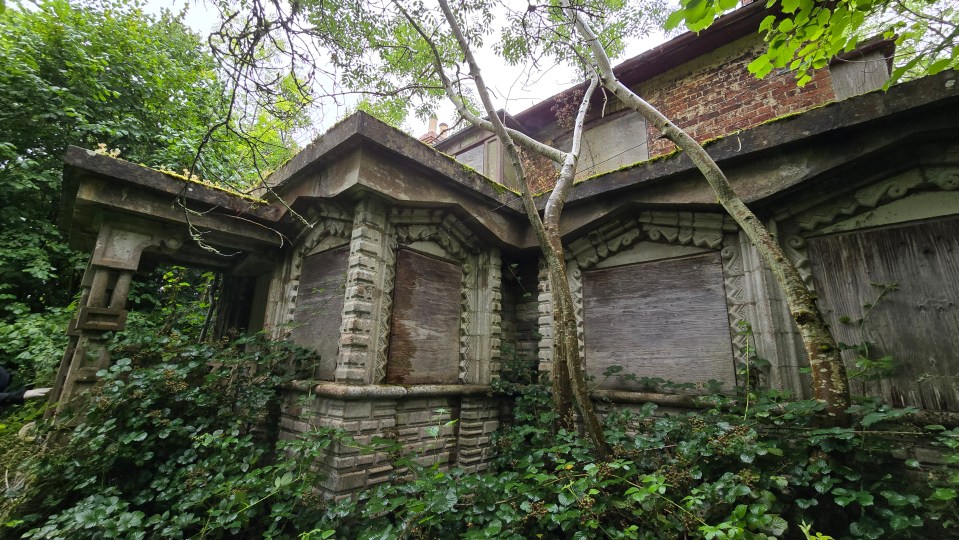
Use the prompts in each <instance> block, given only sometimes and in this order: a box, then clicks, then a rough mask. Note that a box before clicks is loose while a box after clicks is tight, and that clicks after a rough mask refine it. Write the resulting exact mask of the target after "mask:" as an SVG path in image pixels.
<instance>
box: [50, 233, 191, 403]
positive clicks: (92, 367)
mask: <svg viewBox="0 0 959 540" xmlns="http://www.w3.org/2000/svg"><path fill="white" fill-rule="evenodd" d="M181 244H182V241H181V240H180V239H179V238H176V237H174V236H172V235H164V234H163V233H162V232H160V233H158V232H155V231H154V232H146V231H144V230H137V228H135V227H125V226H124V225H120V224H112V223H104V224H103V225H102V226H101V227H100V233H99V235H98V237H97V242H96V246H95V247H94V250H93V254H92V256H91V258H90V263H89V265H88V266H87V269H86V271H85V272H84V274H83V281H82V282H81V293H80V303H79V308H78V310H77V316H76V317H75V318H74V319H73V320H72V321H70V326H69V328H68V329H67V335H68V336H69V337H70V341H69V343H68V345H67V349H66V351H65V352H64V354H63V359H62V360H61V362H60V369H59V370H58V372H57V376H56V379H55V380H54V386H53V390H52V391H51V392H50V404H51V407H50V408H49V409H48V411H47V416H48V417H50V416H53V415H56V414H59V413H60V412H61V411H62V410H63V407H64V406H65V405H68V404H69V403H70V402H72V401H74V400H75V399H76V398H77V396H79V395H80V394H82V392H83V391H84V390H85V389H86V388H88V387H89V386H91V385H93V384H94V383H96V380H97V377H96V374H97V372H98V371H100V370H101V369H106V368H107V367H109V365H110V353H109V338H108V337H107V335H108V334H109V333H110V332H117V331H120V330H123V329H124V327H125V326H126V319H127V311H126V302H127V295H128V293H129V292H130V283H131V281H132V279H133V273H134V272H135V271H136V269H137V267H138V266H139V264H140V256H141V254H142V253H143V250H144V249H146V248H148V247H165V248H167V249H177V248H179V247H180V245H181Z"/></svg>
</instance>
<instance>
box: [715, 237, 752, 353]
mask: <svg viewBox="0 0 959 540" xmlns="http://www.w3.org/2000/svg"><path fill="white" fill-rule="evenodd" d="M729 236H730V241H729V242H727V245H726V246H725V247H723V249H722V250H720V252H719V254H720V256H721V257H722V260H723V285H724V287H725V289H726V310H727V312H728V314H729V337H730V339H731V340H732V343H733V353H734V354H739V353H740V351H743V350H745V348H746V345H747V343H746V336H745V335H744V334H743V332H742V330H743V328H742V327H743V324H744V323H745V322H747V320H748V315H747V309H748V300H747V299H746V275H745V274H746V270H745V268H744V265H743V256H742V246H740V245H739V243H738V242H736V241H735V240H734V239H735V235H729Z"/></svg>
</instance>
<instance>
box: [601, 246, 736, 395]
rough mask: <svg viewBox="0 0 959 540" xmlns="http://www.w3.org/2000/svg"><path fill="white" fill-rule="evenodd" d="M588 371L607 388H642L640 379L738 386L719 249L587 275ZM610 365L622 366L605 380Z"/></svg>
mask: <svg viewBox="0 0 959 540" xmlns="http://www.w3.org/2000/svg"><path fill="white" fill-rule="evenodd" d="M583 304H584V309H583V313H584V332H585V347H586V369H587V372H588V373H589V374H590V375H593V376H594V377H596V381H597V382H598V383H600V386H601V387H603V388H610V389H628V390H637V389H642V388H643V387H642V385H640V384H639V383H638V382H635V381H631V380H628V379H627V378H625V377H624V375H635V376H636V377H637V378H643V377H649V378H657V377H658V378H661V379H664V380H667V381H673V382H675V383H705V382H706V381H709V380H710V379H714V380H717V381H720V382H723V383H724V386H725V387H727V388H728V387H730V386H732V385H733V384H734V383H735V373H734V370H733V360H732V348H731V345H730V338H729V323H728V322H727V321H728V316H727V313H726V295H725V290H724V287H723V275H722V264H721V261H720V258H719V254H718V253H708V254H705V255H696V256H692V257H684V258H678V259H667V260H660V261H652V262H645V263H638V264H631V265H627V266H618V267H614V268H607V269H602V270H593V271H589V272H585V273H584V274H583ZM611 366H621V367H622V368H623V371H622V372H621V373H620V374H618V375H617V376H615V377H611V378H609V379H605V380H604V377H603V372H604V371H605V370H606V369H607V368H609V367H611Z"/></svg>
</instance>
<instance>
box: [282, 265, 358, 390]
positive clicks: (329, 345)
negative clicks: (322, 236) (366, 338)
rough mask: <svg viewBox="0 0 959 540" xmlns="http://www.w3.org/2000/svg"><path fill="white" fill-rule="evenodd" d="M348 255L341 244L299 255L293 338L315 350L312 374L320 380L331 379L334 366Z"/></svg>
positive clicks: (337, 350)
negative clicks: (316, 364)
mask: <svg viewBox="0 0 959 540" xmlns="http://www.w3.org/2000/svg"><path fill="white" fill-rule="evenodd" d="M349 255H350V248H349V246H344V247H341V248H337V249H331V250H329V251H323V252H321V253H316V254H314V255H310V256H308V257H305V258H304V259H303V270H302V272H301V273H300V284H299V287H298V289H297V295H296V309H295V311H294V312H293V332H292V334H293V342H294V343H297V344H298V345H302V346H304V347H309V348H312V349H315V350H316V352H317V353H319V355H320V365H319V367H318V368H317V370H316V373H315V375H314V376H315V377H316V378H317V379H319V380H321V381H332V380H333V371H334V370H335V369H336V357H337V355H338V354H339V350H340V346H339V342H340V324H341V323H342V316H343V299H344V297H345V290H344V287H345V286H346V265H347V259H348V258H349Z"/></svg>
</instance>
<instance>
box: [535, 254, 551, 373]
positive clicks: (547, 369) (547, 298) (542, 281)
mask: <svg viewBox="0 0 959 540" xmlns="http://www.w3.org/2000/svg"><path fill="white" fill-rule="evenodd" d="M537 291H538V292H539V372H540V373H541V374H542V373H546V374H550V376H551V374H552V372H553V293H552V289H551V288H550V283H549V268H548V267H547V266H546V261H545V260H544V259H543V258H542V257H540V260H539V275H538V284H537Z"/></svg>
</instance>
